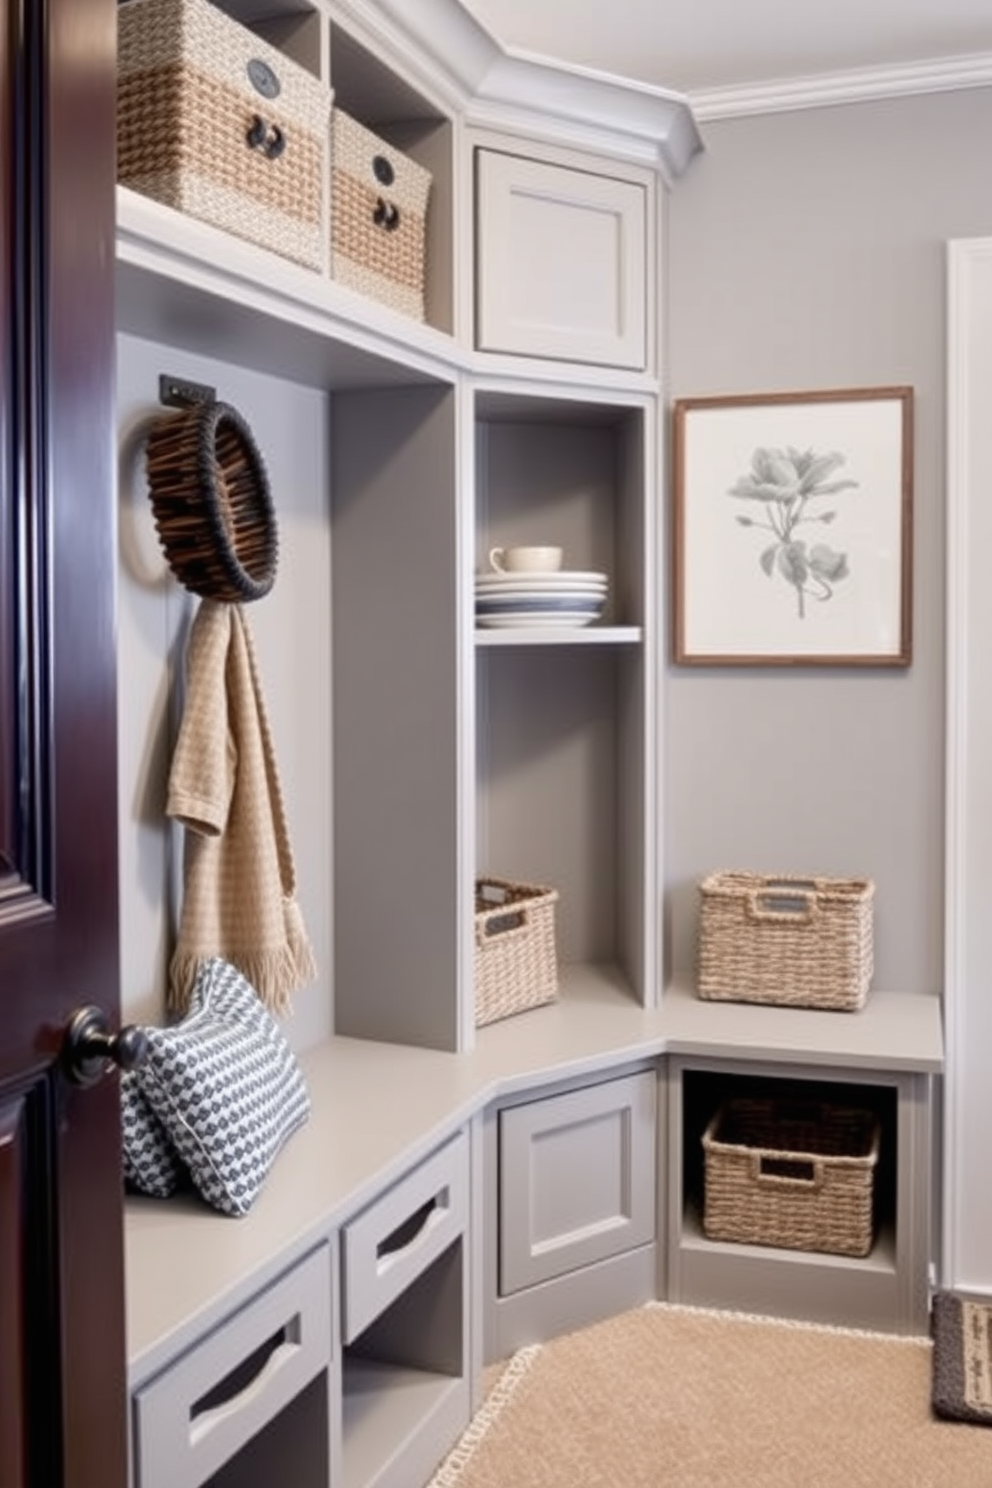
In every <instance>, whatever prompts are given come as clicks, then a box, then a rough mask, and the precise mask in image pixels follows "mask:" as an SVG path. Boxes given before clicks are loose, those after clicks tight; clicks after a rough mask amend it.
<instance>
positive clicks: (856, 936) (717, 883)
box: [697, 873, 875, 1012]
mask: <svg viewBox="0 0 992 1488" xmlns="http://www.w3.org/2000/svg"><path fill="white" fill-rule="evenodd" d="M874 894H875V887H874V884H873V883H872V882H871V881H870V879H864V878H797V877H791V876H789V875H788V874H786V875H783V876H779V877H771V876H769V875H766V874H760V873H713V874H710V876H709V877H708V878H704V879H703V881H702V883H701V884H700V885H699V895H700V911H699V964H698V980H697V991H698V993H699V996H700V997H701V998H704V999H712V1000H715V1001H724V1002H768V1003H778V1004H780V1005H783V1006H786V1007H807V1008H832V1009H838V1010H844V1011H848V1012H850V1011H853V1010H855V1009H857V1008H861V1007H863V1006H864V1002H865V998H866V997H867V995H868V987H869V985H870V983H871V976H872V969H873V941H872V907H873V900H874Z"/></svg>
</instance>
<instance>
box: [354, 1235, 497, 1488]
mask: <svg viewBox="0 0 992 1488" xmlns="http://www.w3.org/2000/svg"><path fill="white" fill-rule="evenodd" d="M463 1247H464V1241H463V1239H461V1238H459V1239H458V1240H456V1241H455V1242H454V1243H453V1244H451V1245H450V1246H449V1247H448V1248H447V1250H445V1251H443V1252H442V1253H441V1255H439V1256H438V1257H437V1259H436V1260H434V1261H433V1262H432V1263H431V1264H430V1265H428V1266H427V1267H426V1268H425V1269H424V1270H423V1271H422V1272H421V1273H420V1274H419V1275H418V1276H417V1277H416V1279H415V1280H414V1281H413V1282H411V1284H410V1285H409V1286H408V1287H407V1288H406V1290H405V1291H403V1292H401V1293H400V1295H399V1296H398V1297H397V1299H396V1300H395V1301H394V1302H393V1303H392V1304H391V1305H390V1306H387V1307H386V1308H385V1309H384V1310H383V1311H382V1312H381V1313H379V1315H378V1316H377V1317H376V1318H375V1319H374V1320H373V1321H372V1322H371V1323H370V1324H369V1326H368V1327H367V1328H366V1329H365V1330H364V1332H363V1333H361V1334H360V1335H359V1337H358V1338H356V1339H355V1340H354V1342H353V1343H351V1344H349V1345H348V1346H347V1347H345V1348H344V1350H343V1358H342V1365H341V1370H342V1400H341V1449H342V1468H343V1481H344V1485H345V1488H401V1485H402V1484H404V1483H408V1482H419V1481H422V1480H424V1479H426V1477H427V1476H428V1475H429V1473H430V1470H431V1468H432V1467H433V1466H434V1463H435V1462H436V1460H437V1459H438V1458H439V1457H440V1456H441V1455H442V1454H443V1452H444V1451H446V1450H447V1448H448V1447H449V1446H450V1445H451V1443H452V1441H453V1440H454V1439H455V1437H456V1436H457V1435H458V1432H459V1431H460V1430H462V1429H463V1427H464V1425H465V1423H466V1422H467V1420H468V1417H469V1414H470V1408H469V1399H470V1393H471V1390H470V1383H469V1369H468V1350H467V1344H466V1339H467V1319H466V1317H465V1284H464V1283H465V1277H464V1266H465V1258H464V1255H463Z"/></svg>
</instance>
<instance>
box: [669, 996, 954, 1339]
mask: <svg viewBox="0 0 992 1488" xmlns="http://www.w3.org/2000/svg"><path fill="white" fill-rule="evenodd" d="M666 1001H667V999H666ZM663 1008H664V1004H663ZM735 1011H736V1012H737V1013H738V1014H740V1012H741V1011H742V1009H741V1008H740V1007H737V1008H736V1009H735ZM743 1011H745V1012H746V1011H757V1012H758V1013H759V1014H760V1013H761V1012H763V1011H767V1010H766V1009H744V1010H743ZM773 1011H777V1010H773ZM790 1011H795V1010H790ZM799 1011H800V1014H801V1013H802V1010H799ZM835 1016H836V1017H841V1016H842V1015H835ZM758 1021H759V1023H760V1021H761V1019H760V1018H759V1020H758ZM786 1022H788V1020H786ZM780 1026H781V1025H780ZM841 1031H842V1030H841V1029H840V1027H839V1026H838V1032H841ZM849 1031H851V1030H849ZM667 1080H668V1116H669V1134H668V1160H669V1170H668V1171H669V1194H668V1295H669V1297H670V1298H671V1300H673V1301H680V1302H685V1303H691V1304H694V1305H698V1306H708V1307H726V1308H731V1309H737V1310H739V1311H745V1312H758V1313H767V1314H769V1315H771V1316H783V1317H801V1318H806V1319H809V1320H811V1321H822V1322H829V1323H834V1324H840V1325H844V1326H849V1327H875V1328H878V1329H880V1330H883V1331H890V1332H897V1333H924V1332H925V1331H926V1327H927V1276H926V1257H927V1256H928V1254H929V1244H928V1232H929V1223H930V1213H929V1194H930V1167H931V1162H932V1155H931V1136H932V1134H931V1129H930V1128H931V1103H932V1092H931V1088H930V1078H929V1075H927V1074H925V1073H921V1072H919V1071H916V1070H912V1069H910V1070H906V1069H902V1070H894V1069H892V1068H876V1069H875V1070H871V1069H868V1068H857V1067H852V1066H851V1065H849V1064H844V1063H841V1062H838V1063H835V1064H834V1065H833V1066H832V1067H831V1066H829V1065H827V1064H824V1063H817V1064H810V1063H804V1062H802V1061H801V1059H800V1058H799V1056H798V1055H793V1057H792V1058H791V1059H790V1058H783V1057H782V1054H781V1053H780V1054H779V1057H778V1058H776V1059H774V1061H773V1060H772V1059H771V1058H770V1056H769V1055H767V1054H766V1055H765V1057H764V1058H761V1057H759V1056H758V1055H757V1054H755V1056H754V1057H753V1058H750V1059H749V1058H748V1057H747V1056H746V1052H744V1051H741V1050H738V1051H737V1057H736V1058H727V1059H722V1058H720V1057H719V1056H718V1055H713V1056H708V1055H706V1054H705V1053H703V1052H700V1053H699V1054H697V1055H693V1054H685V1055H677V1054H672V1055H670V1057H669V1062H668V1074H667ZM731 1098H745V1099H755V1098H775V1099H782V1100H788V1101H796V1100H798V1101H802V1102H813V1103H816V1104H817V1105H819V1106H824V1107H829V1106H837V1107H848V1108H850V1107H854V1108H857V1109H861V1110H868V1111H869V1112H870V1113H872V1115H873V1116H874V1117H875V1118H876V1119H877V1121H878V1123H879V1151H878V1161H877V1164H876V1165H875V1167H874V1169H873V1170H872V1175H871V1176H872V1191H871V1201H872V1232H871V1248H870V1250H869V1252H868V1254H867V1255H865V1256H863V1257H861V1256H850V1255H837V1254H834V1253H831V1252H828V1251H825V1250H799V1249H792V1248H790V1247H787V1246H776V1245H770V1244H751V1243H747V1242H746V1241H744V1240H742V1241H740V1242H737V1241H734V1240H725V1239H711V1238H710V1237H709V1236H707V1235H706V1234H705V1233H704V1228H703V1221H702V1214H703V1204H704V1189H705V1182H706V1171H705V1170H706V1163H705V1154H704V1150H703V1146H702V1137H703V1133H704V1131H705V1130H706V1127H707V1126H708V1124H709V1122H710V1121H711V1119H712V1118H713V1116H714V1115H715V1114H716V1112H717V1111H718V1110H719V1109H720V1107H721V1105H722V1104H723V1102H724V1101H726V1100H728V1099H731Z"/></svg>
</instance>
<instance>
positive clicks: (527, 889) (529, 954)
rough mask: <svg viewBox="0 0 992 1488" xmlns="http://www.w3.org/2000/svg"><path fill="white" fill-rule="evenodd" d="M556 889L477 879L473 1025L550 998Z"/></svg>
mask: <svg viewBox="0 0 992 1488" xmlns="http://www.w3.org/2000/svg"><path fill="white" fill-rule="evenodd" d="M557 901H558V891H557V889H546V888H540V887H538V886H536V885H535V884H523V883H514V882H512V881H511V880H510V879H505V878H480V879H478V880H477V881H476V885H475V1021H476V1024H477V1026H478V1027H480V1028H481V1027H482V1026H483V1025H484V1024H486V1023H495V1022H496V1020H497V1019H498V1018H508V1017H509V1016H510V1015H511V1013H522V1012H524V1011H525V1010H526V1009H527V1008H535V1007H541V1006H542V1005H543V1004H544V1003H547V1002H554V1000H555V998H556V997H557V996H558V958H557V953H556V950H555V904H556V903H557Z"/></svg>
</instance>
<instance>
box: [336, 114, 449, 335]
mask: <svg viewBox="0 0 992 1488" xmlns="http://www.w3.org/2000/svg"><path fill="white" fill-rule="evenodd" d="M431 183H432V176H431V173H430V172H429V171H428V170H425V168H424V167H423V166H422V165H420V164H419V163H418V162H417V161H415V160H412V159H411V158H410V156H409V155H406V154H404V153H403V151H401V150H397V149H395V148H394V147H393V146H392V145H391V144H389V143H388V142H387V141H386V140H384V139H380V137H379V136H378V135H377V134H374V133H373V132H372V130H371V129H366V128H365V126H364V125H363V124H359V123H358V121H357V120H356V119H353V118H352V117H351V115H350V114H346V113H345V112H344V110H343V109H340V108H335V109H334V113H333V118H332V129H331V273H332V275H333V276H334V278H335V279H336V280H337V281H338V283H339V284H344V285H346V286H347V287H348V288H349V289H356V290H358V291H359V293H361V294H364V295H368V296H369V297H370V298H371V299H375V300H380V301H381V302H382V303H383V304H385V305H388V306H389V307H390V308H391V309H393V310H398V311H400V312H401V314H403V315H410V316H412V317H413V318H414V319H415V320H423V319H424V315H425V293H424V282H425V269H426V224H427V204H428V200H429V197H430V190H431Z"/></svg>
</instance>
